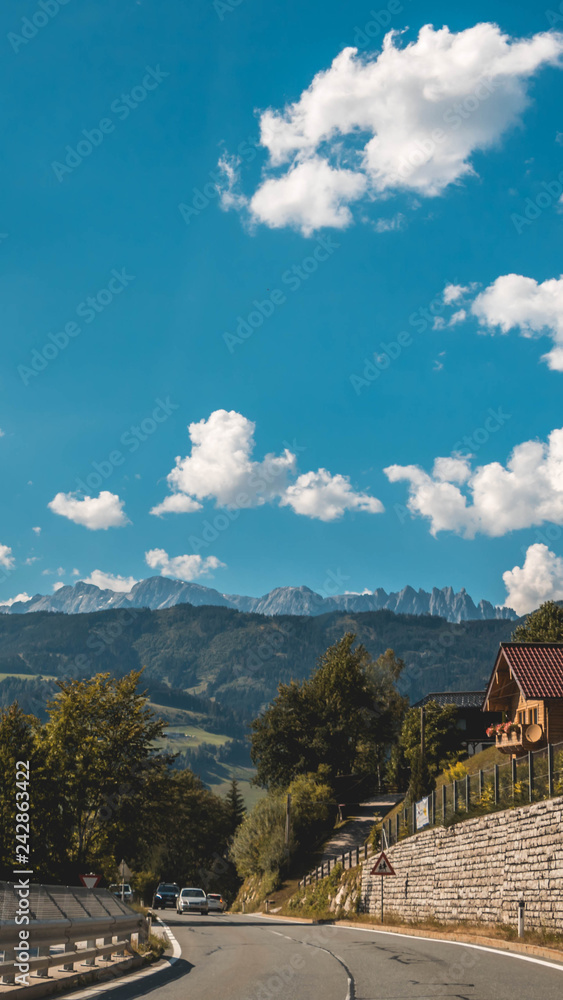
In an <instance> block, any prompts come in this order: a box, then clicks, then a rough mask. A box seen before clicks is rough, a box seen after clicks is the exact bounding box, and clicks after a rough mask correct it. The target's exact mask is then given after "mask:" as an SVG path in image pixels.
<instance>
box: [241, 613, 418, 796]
mask: <svg viewBox="0 0 563 1000" xmlns="http://www.w3.org/2000/svg"><path fill="white" fill-rule="evenodd" d="M355 639H356V637H355V635H354V634H353V633H351V632H348V633H347V634H346V635H345V636H344V637H343V638H342V639H340V640H339V641H338V642H337V643H335V644H334V645H333V646H331V647H330V648H329V649H328V650H327V651H326V653H324V654H323V656H322V657H321V658H320V660H319V665H318V667H317V669H316V670H315V671H314V673H313V674H312V676H311V677H310V678H309V679H308V680H304V681H302V682H301V683H297V682H295V681H293V682H292V683H290V684H280V687H279V690H278V695H277V697H276V698H275V699H274V701H273V702H272V704H271V705H270V706H269V707H268V708H267V709H266V710H265V712H263V713H262V715H260V716H259V717H258V718H257V719H255V720H254V721H253V723H252V726H251V728H252V745H251V751H250V756H251V758H252V761H253V763H254V764H255V765H256V767H257V775H256V780H257V781H258V783H259V784H261V785H264V786H266V787H285V786H287V785H288V784H289V783H290V782H291V781H292V780H293V779H294V778H295V777H297V775H299V774H307V773H311V772H315V773H316V772H317V771H318V770H319V768H320V767H324V768H325V769H326V773H327V775H328V777H329V778H330V779H331V780H332V779H334V778H335V777H336V776H337V775H340V774H353V773H355V774H362V773H364V774H374V773H375V771H376V768H377V764H378V763H381V762H382V761H383V760H384V759H385V756H386V753H387V750H388V748H389V746H390V744H391V743H392V742H393V741H394V739H395V737H396V734H397V730H398V726H399V722H400V719H401V716H402V714H403V711H404V709H405V707H406V706H405V700H404V699H403V698H402V697H401V696H400V695H399V693H398V691H397V688H396V681H397V680H398V678H399V677H400V674H401V671H402V669H403V664H402V662H401V661H400V660H397V659H396V658H395V656H394V654H393V652H392V650H387V652H386V653H385V654H384V655H383V656H381V657H379V659H378V660H377V662H376V663H374V662H373V661H372V660H371V657H370V656H369V653H368V652H367V650H366V649H365V648H364V647H363V646H362V645H358V646H356V648H354V642H355Z"/></svg>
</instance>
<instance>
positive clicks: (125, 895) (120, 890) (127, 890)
mask: <svg viewBox="0 0 563 1000" xmlns="http://www.w3.org/2000/svg"><path fill="white" fill-rule="evenodd" d="M109 892H111V893H112V895H113V896H117V898H118V899H122V900H123V901H124V902H125V903H132V902H133V898H134V897H133V890H132V888H131V886H130V885H129V883H128V882H123V883H122V882H120V883H119V884H117V883H115V882H114V883H112V885H110V887H109Z"/></svg>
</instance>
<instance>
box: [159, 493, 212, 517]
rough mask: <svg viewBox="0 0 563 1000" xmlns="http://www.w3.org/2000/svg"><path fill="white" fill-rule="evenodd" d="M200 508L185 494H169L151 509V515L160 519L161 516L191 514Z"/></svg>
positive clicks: (195, 501) (198, 504)
mask: <svg viewBox="0 0 563 1000" xmlns="http://www.w3.org/2000/svg"><path fill="white" fill-rule="evenodd" d="M202 506H203V505H202V504H200V503H199V502H198V501H197V500H193V499H192V497H188V496H186V494H185V493H171V494H170V496H168V497H164V500H163V501H162V502H161V503H158V504H157V505H156V507H153V508H152V509H151V514H156V516H157V517H161V516H162V514H191V513H192V512H193V511H194V510H201V508H202Z"/></svg>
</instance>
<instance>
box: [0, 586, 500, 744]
mask: <svg viewBox="0 0 563 1000" xmlns="http://www.w3.org/2000/svg"><path fill="white" fill-rule="evenodd" d="M512 627H513V623H511V622H507V621H472V622H462V623H461V624H459V625H455V624H452V623H449V622H446V621H444V619H442V618H437V617H431V616H414V615H395V614H394V613H393V612H392V611H374V612H365V613H362V614H351V613H350V614H349V613H346V612H334V613H331V614H326V615H321V616H319V617H314V618H307V617H305V616H288V615H285V616H280V617H274V618H271V617H268V616H265V615H256V614H242V613H241V612H238V611H234V610H232V609H231V608H222V607H210V606H204V607H197V608H196V607H192V606H191V605H189V604H183V605H178V606H177V607H174V608H169V609H167V610H163V611H149V610H146V609H139V610H135V614H134V615H132V614H131V613H130V612H128V614H127V616H126V615H125V613H124V611H123V610H120V609H113V610H109V611H99V612H94V613H92V614H82V615H64V614H53V613H49V612H35V613H33V614H27V615H0V674H2V673H20V674H26V673H27V674H29V676H30V679H29V681H26V680H25V679H21V680H20V679H18V678H14V677H8V678H5V679H4V680H2V681H0V704H3V705H8V704H10V703H11V702H12V701H14V699H15V698H17V699H18V701H19V703H20V705H21V706H22V707H23V708H24V710H25V711H26V712H32V713H34V714H40V711H41V706H42V705H44V701H45V690H46V689H47V688H48V689H50V690H51V691H52V690H53V689H54V684H53V682H52V681H41V682H38V681H35V680H34V679H33V676H32V675H43V676H44V677H45V676H48V675H52V676H54V677H58V678H64V677H67V678H73V677H75V678H84V677H91V676H93V675H94V674H95V673H98V672H100V671H109V672H110V673H111V674H112V675H113V676H123V675H124V674H126V673H128V672H129V671H131V670H139V669H141V667H142V666H146V672H145V675H144V681H145V684H146V686H147V689H148V690H149V692H150V695H151V699H152V700H153V701H155V702H157V703H159V704H164V705H172V706H177V707H182V708H184V707H185V708H187V709H189V710H190V711H195V712H198V713H201V719H202V724H203V725H204V728H206V729H207V730H208V731H215V732H217V731H218V732H222V733H225V734H226V735H228V736H232V737H233V738H237V739H241V738H242V736H243V732H244V724H246V723H248V722H250V720H251V719H253V718H254V717H255V716H256V715H257V714H258V713H259V712H260V711H261V710H262V708H263V706H264V705H267V704H268V703H269V702H270V701H271V700H272V699H273V698H274V697H275V695H276V692H277V688H278V685H279V684H280V683H282V684H289V683H290V682H291V681H292V680H295V681H301V680H304V679H305V678H307V677H309V676H310V674H311V672H312V671H313V669H314V667H315V663H316V661H317V660H318V657H319V656H320V655H322V653H323V652H324V650H326V649H327V647H328V646H330V645H332V644H333V643H335V642H336V641H337V640H338V639H340V638H341V636H342V635H343V634H344V633H345V632H354V633H355V634H356V635H357V637H358V641H359V642H360V643H362V644H363V645H364V646H365V647H366V649H367V650H368V651H369V653H370V655H371V657H372V658H373V659H377V658H378V657H379V656H380V655H381V654H382V653H384V652H385V650H386V649H389V648H392V649H394V650H395V653H396V655H397V656H398V657H400V658H401V659H403V660H404V662H405V669H404V671H403V673H402V676H401V678H400V679H399V681H398V686H399V689H400V690H401V692H402V693H403V694H406V695H408V696H409V697H410V699H411V701H416V700H417V699H418V698H421V697H422V696H423V695H425V694H427V693H428V692H429V691H433V690H434V691H443V690H452V691H455V690H462V689H465V690H467V689H468V688H469V689H473V690H479V689H482V688H484V687H485V686H486V684H487V682H488V680H489V676H490V670H491V664H492V663H493V662H494V658H495V656H496V653H497V650H498V644H499V642H500V641H502V640H507V639H509V638H510V632H511V630H512ZM165 682H166V683H165ZM167 685H169V687H167ZM170 687H172V688H173V689H175V690H174V691H171V690H170ZM190 688H191V689H193V690H192V691H191V692H190V691H186V690H185V689H190ZM195 689H197V694H196V693H195ZM180 699H181V700H180ZM212 699H214V700H212ZM213 726H215V727H216V728H215V729H212V727H213Z"/></svg>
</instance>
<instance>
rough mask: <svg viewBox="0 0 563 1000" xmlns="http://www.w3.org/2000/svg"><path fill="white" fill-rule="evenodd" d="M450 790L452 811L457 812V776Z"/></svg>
mask: <svg viewBox="0 0 563 1000" xmlns="http://www.w3.org/2000/svg"><path fill="white" fill-rule="evenodd" d="M452 791H453V796H454V813H456V812H457V778H454V783H453V785H452Z"/></svg>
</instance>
